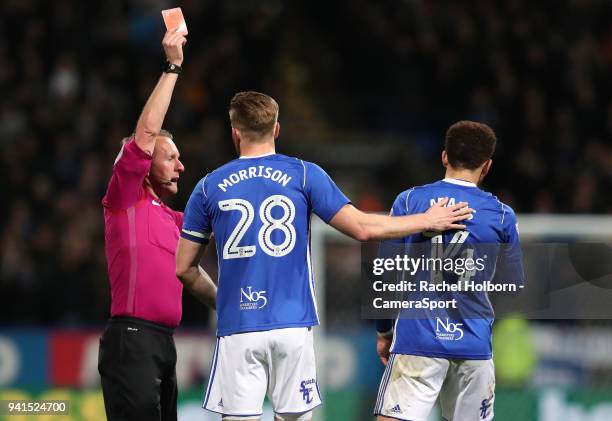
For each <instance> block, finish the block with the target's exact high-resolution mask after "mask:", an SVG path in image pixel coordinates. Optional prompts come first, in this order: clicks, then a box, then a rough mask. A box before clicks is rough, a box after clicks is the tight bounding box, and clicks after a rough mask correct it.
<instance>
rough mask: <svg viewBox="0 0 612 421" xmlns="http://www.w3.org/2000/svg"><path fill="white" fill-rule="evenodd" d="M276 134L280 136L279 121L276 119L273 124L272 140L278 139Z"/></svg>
mask: <svg viewBox="0 0 612 421" xmlns="http://www.w3.org/2000/svg"><path fill="white" fill-rule="evenodd" d="M278 136H280V123H279V122H278V121H277V122H276V124H275V125H274V140H276V139H278Z"/></svg>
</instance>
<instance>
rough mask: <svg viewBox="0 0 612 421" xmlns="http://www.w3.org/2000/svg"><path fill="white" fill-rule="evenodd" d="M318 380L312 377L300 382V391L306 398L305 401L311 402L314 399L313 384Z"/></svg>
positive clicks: (303, 397)
mask: <svg viewBox="0 0 612 421" xmlns="http://www.w3.org/2000/svg"><path fill="white" fill-rule="evenodd" d="M316 383H317V381H316V380H315V379H310V380H303V381H302V382H301V383H300V393H301V394H302V399H303V400H304V402H306V403H311V402H312V400H313V399H314V398H313V397H312V396H311V393H313V391H312V386H310V385H312V384H316Z"/></svg>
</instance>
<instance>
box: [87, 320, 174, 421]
mask: <svg viewBox="0 0 612 421" xmlns="http://www.w3.org/2000/svg"><path fill="white" fill-rule="evenodd" d="M172 334H173V329H171V328H169V327H165V326H162V325H159V324H156V323H152V322H148V321H145V320H142V319H136V318H132V317H112V318H111V319H110V320H109V321H108V324H107V325H106V329H105V331H104V334H103V335H102V338H100V353H99V355H98V371H99V372H100V376H101V378H102V393H103V395H104V407H105V409H106V417H107V418H108V420H109V421H135V420H136V421H137V420H147V421H153V420H160V421H176V399H177V394H178V393H177V387H176V348H175V347H174V339H173V337H172Z"/></svg>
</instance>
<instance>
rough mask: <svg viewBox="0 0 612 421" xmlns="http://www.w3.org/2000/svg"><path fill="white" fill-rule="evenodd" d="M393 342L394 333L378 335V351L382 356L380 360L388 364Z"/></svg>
mask: <svg viewBox="0 0 612 421" xmlns="http://www.w3.org/2000/svg"><path fill="white" fill-rule="evenodd" d="M391 342H393V335H389V336H380V335H379V336H378V340H377V341H376V352H378V356H379V357H380V361H381V362H382V363H383V364H384V365H387V363H388V362H389V356H390V355H391V354H390V350H391Z"/></svg>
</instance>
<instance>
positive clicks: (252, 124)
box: [229, 91, 278, 139]
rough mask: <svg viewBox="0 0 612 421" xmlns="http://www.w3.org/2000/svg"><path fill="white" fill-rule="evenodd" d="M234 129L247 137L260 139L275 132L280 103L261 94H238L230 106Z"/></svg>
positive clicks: (248, 92)
mask: <svg viewBox="0 0 612 421" xmlns="http://www.w3.org/2000/svg"><path fill="white" fill-rule="evenodd" d="M229 117H230V121H231V123H232V127H233V128H235V129H238V130H240V131H241V132H242V134H243V135H244V136H246V137H250V138H254V139H259V138H261V137H263V136H266V135H270V134H272V133H273V132H274V126H276V121H277V120H278V103H277V102H276V101H275V100H274V98H272V97H270V96H268V95H266V94H262V93H259V92H253V91H246V92H238V93H237V94H236V95H234V97H233V98H232V100H231V102H230V106H229Z"/></svg>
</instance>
